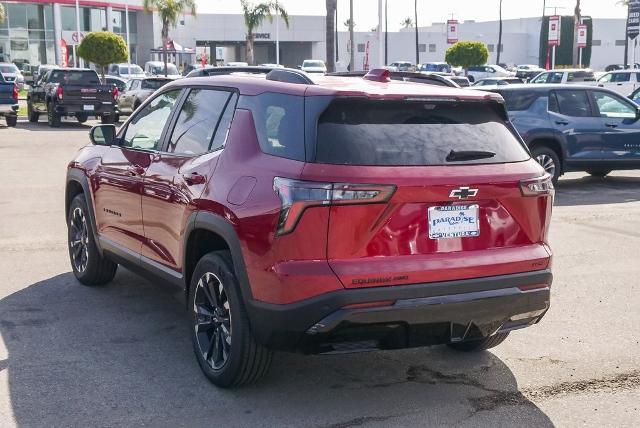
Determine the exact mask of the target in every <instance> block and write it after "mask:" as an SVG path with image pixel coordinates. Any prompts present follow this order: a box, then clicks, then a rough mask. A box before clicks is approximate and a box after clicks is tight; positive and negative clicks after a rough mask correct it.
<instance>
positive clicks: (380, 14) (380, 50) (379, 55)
mask: <svg viewBox="0 0 640 428" xmlns="http://www.w3.org/2000/svg"><path fill="white" fill-rule="evenodd" d="M377 36H378V67H383V66H384V64H383V62H384V56H383V53H382V0H378V34H377Z"/></svg>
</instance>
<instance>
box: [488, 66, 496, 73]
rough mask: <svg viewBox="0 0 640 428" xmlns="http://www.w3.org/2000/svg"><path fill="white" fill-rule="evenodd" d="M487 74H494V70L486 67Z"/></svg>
mask: <svg viewBox="0 0 640 428" xmlns="http://www.w3.org/2000/svg"><path fill="white" fill-rule="evenodd" d="M487 72H488V73H495V72H496V70H495V69H494V68H493V67H487Z"/></svg>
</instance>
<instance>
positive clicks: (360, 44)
mask: <svg viewBox="0 0 640 428" xmlns="http://www.w3.org/2000/svg"><path fill="white" fill-rule="evenodd" d="M358 52H364V43H358Z"/></svg>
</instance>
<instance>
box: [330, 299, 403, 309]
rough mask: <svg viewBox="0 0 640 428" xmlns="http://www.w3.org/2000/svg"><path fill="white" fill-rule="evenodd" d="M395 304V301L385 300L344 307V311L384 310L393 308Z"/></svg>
mask: <svg viewBox="0 0 640 428" xmlns="http://www.w3.org/2000/svg"><path fill="white" fill-rule="evenodd" d="M395 303H396V301H395V300H383V301H380V302H367V303H354V304H351V305H346V306H343V307H342V309H370V308H383V307H385V306H393V305H394V304H395Z"/></svg>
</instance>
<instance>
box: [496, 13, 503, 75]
mask: <svg viewBox="0 0 640 428" xmlns="http://www.w3.org/2000/svg"><path fill="white" fill-rule="evenodd" d="M499 15H500V27H499V29H498V47H497V48H496V51H497V52H498V55H497V58H496V64H498V65H500V47H501V46H502V0H500V7H499Z"/></svg>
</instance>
